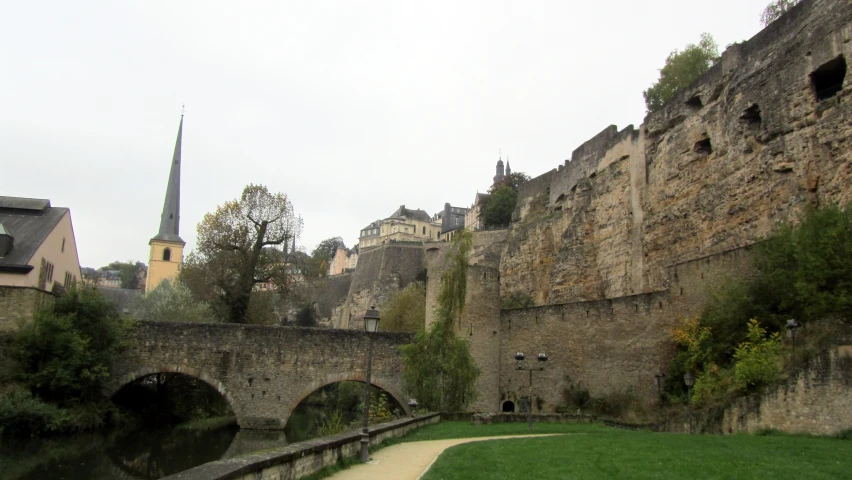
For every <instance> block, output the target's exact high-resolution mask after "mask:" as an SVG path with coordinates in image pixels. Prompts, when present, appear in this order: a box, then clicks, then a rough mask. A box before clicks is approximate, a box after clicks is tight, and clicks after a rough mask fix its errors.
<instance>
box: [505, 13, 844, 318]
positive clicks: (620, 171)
mask: <svg viewBox="0 0 852 480" xmlns="http://www.w3.org/2000/svg"><path fill="white" fill-rule="evenodd" d="M850 36H852V5H850V4H849V2H846V1H842V0H805V1H804V2H802V3H801V4H800V5H798V6H797V7H796V8H794V9H792V10H791V11H790V12H789V13H788V14H787V15H785V16H784V17H782V18H781V19H780V20H778V21H776V22H774V23H772V25H770V26H769V27H768V28H766V29H764V30H763V31H761V32H760V33H758V34H757V35H755V36H754V37H753V38H751V39H750V40H748V41H747V42H744V43H741V44H735V45H732V46H731V47H729V48H728V49H727V50H726V51H725V52H724V53H723V55H722V58H721V60H720V62H719V63H718V64H717V65H716V66H714V67H713V68H712V69H710V71H708V72H707V73H706V74H705V75H704V76H702V77H701V78H700V79H698V80H697V81H696V82H694V83H693V84H692V85H690V86H689V87H687V88H686V89H685V90H684V91H682V92H680V93H679V94H677V95H675V97H674V98H672V99H671V100H670V101H669V102H668V103H667V104H666V105H665V106H664V107H663V108H662V109H660V110H659V111H657V112H654V113H652V114H650V115H648V116H647V117H646V118H645V120H644V123H643V124H642V125H641V126H640V127H639V128H638V129H635V128H633V127H632V126H628V127H627V128H625V129H623V130H621V131H620V132H619V131H618V130H617V128H616V127H615V126H609V127H607V128H606V129H604V130H603V131H602V132H601V133H599V134H598V135H596V136H595V137H594V138H592V139H590V140H589V141H588V142H586V143H584V144H583V145H581V146H580V147H579V148H577V149H576V150H575V151H574V152H573V154H572V156H571V160H570V161H566V163H565V164H564V165H561V166H559V168H558V169H557V170H556V171H550V172H547V173H545V174H543V175H541V176H539V177H537V178H536V179H534V180H533V181H531V182H530V184H529V185H528V186H526V187H525V188H524V189H522V190H521V192H519V201H518V206H517V207H516V211H515V215H514V220H515V222H514V223H513V226H512V230H511V233H510V236H509V239H508V241H507V243H506V248H505V251H504V252H503V260H502V262H503V263H502V265H501V273H502V276H501V288H502V290H503V291H504V292H524V293H528V294H530V295H532V296H533V298H534V299H535V301H536V304H539V305H546V304H561V303H567V302H574V301H584V300H595V299H602V298H615V297H622V296H627V295H634V294H639V293H645V292H652V291H657V290H661V289H664V288H666V285H665V280H666V274H667V268H668V267H669V266H671V265H673V264H678V263H682V262H686V261H690V260H694V259H696V258H702V257H706V256H708V255H713V254H717V253H721V252H725V251H729V250H734V249H736V248H739V247H743V246H747V245H750V244H753V243H755V242H757V241H760V240H761V239H763V238H765V237H766V236H767V235H768V234H769V233H770V232H771V231H772V229H773V228H774V226H775V225H777V224H778V223H779V222H782V221H795V219H796V218H797V216H798V215H799V214H800V212H801V211H802V209H803V207H804V205H806V204H814V205H822V204H827V203H841V204H845V203H847V202H849V201H850V200H852V189H850V188H849V187H848V185H849V183H850V176H852V170H850V169H849V168H848V165H849V164H850V161H852V151H850V149H849V148H848V146H847V139H848V138H849V135H850V132H852V131H851V130H850V127H849V118H850V114H852V107H850V104H849V101H848V99H849V98H850V92H852V87H850V86H849V84H850V78H852V77H850V74H849V73H848V69H847V73H846V75H845V78H843V79H842V80H843V88H842V89H841V90H840V91H839V92H838V93H836V95H834V96H833V97H831V98H826V99H818V98H817V95H816V93H815V90H814V86H813V84H812V83H813V82H812V80H813V78H821V77H819V75H822V73H820V72H824V71H825V70H824V69H823V70H820V67H823V66H825V65H827V64H829V62H832V61H834V62H839V61H840V60H839V59H840V58H843V59H849V58H850V56H852V42H850V41H849V40H850ZM841 56H842V57H841ZM847 61H848V60H847ZM814 75H817V77H815V76H814Z"/></svg>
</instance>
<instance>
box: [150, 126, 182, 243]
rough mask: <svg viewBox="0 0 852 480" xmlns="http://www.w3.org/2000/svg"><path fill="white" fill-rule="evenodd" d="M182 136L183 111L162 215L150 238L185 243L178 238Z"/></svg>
mask: <svg viewBox="0 0 852 480" xmlns="http://www.w3.org/2000/svg"><path fill="white" fill-rule="evenodd" d="M182 137H183V113H181V115H180V125H179V126H178V134H177V141H175V152H174V155H172V168H171V171H170V172H169V184H168V186H167V187H166V199H165V201H164V202H163V215H162V216H161V217H160V231H159V233H157V236H156V237H154V238H153V239H152V240H165V241H168V242H178V243H181V244H186V242H184V241H183V239H182V238H180V153H181V140H182Z"/></svg>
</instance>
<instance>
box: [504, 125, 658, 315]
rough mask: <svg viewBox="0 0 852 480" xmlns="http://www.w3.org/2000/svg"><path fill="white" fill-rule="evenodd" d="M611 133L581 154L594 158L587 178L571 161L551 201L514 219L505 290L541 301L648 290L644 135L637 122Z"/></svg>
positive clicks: (559, 177)
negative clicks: (576, 174)
mask: <svg viewBox="0 0 852 480" xmlns="http://www.w3.org/2000/svg"><path fill="white" fill-rule="evenodd" d="M610 132H611V133H612V135H611V136H608V137H605V138H604V140H606V142H603V140H601V141H599V142H598V145H597V147H598V149H592V148H591V147H589V146H587V147H586V148H585V149H584V152H585V155H586V156H584V157H583V159H588V158H594V160H595V162H594V164H595V169H594V170H593V171H591V172H589V175H588V177H582V178H579V179H578V180H576V183H573V182H574V180H575V177H573V176H572V173H571V172H572V171H573V170H572V169H573V168H574V167H573V164H574V162H573V161H572V162H570V163H569V166H568V167H565V168H563V169H561V170H560V171H558V172H557V173H556V174H554V187H552V188H551V190H550V196H551V197H553V203H552V204H549V205H542V206H541V208H539V209H538V210H537V211H532V210H530V211H528V214H527V216H526V217H524V218H523V219H522V220H521V221H520V222H517V223H515V224H513V226H512V229H511V231H510V232H509V234H508V239H507V242H506V248H505V250H504V252H503V255H502V264H501V274H502V277H501V288H502V290H503V292H504V294H508V293H512V292H522V293H526V294H529V295H531V296H532V297H533V298H534V300H535V302H536V304H539V305H541V304H551V303H566V302H570V301H578V300H591V299H596V298H606V297H615V296H621V295H626V294H631V293H637V292H641V291H643V290H645V276H644V267H643V265H644V263H643V262H644V259H643V254H642V250H641V245H642V241H641V240H642V238H641V237H642V228H641V219H642V208H643V207H642V196H641V190H637V189H633V188H632V185H633V184H634V183H636V182H644V148H643V146H642V135H641V134H640V133H638V132H636V131H635V130H633V129H632V127H629V128H626V129H624V130H623V131H622V132H623V133H618V132H615V130H614V129H612V130H610ZM599 137H600V135H599ZM613 142H616V143H613ZM604 148H605V149H604ZM589 155H593V156H591V157H590V156H589ZM583 161H586V160H583ZM578 162H579V160H578ZM577 165H580V163H578V164H577ZM568 185H571V187H570V188H569V189H568V190H564V188H567V186H568ZM560 189H561V190H560ZM554 195H555V197H554ZM637 266H638V268H636V267H637Z"/></svg>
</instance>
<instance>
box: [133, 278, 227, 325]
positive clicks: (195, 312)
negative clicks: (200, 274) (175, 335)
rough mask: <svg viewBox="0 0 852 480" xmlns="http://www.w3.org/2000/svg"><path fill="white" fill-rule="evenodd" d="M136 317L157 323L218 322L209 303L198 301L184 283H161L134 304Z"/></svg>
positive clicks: (139, 297) (135, 300)
mask: <svg viewBox="0 0 852 480" xmlns="http://www.w3.org/2000/svg"><path fill="white" fill-rule="evenodd" d="M133 312H134V316H135V317H136V318H137V319H139V320H147V321H155V322H218V321H219V319H218V318H216V317H215V316H214V315H213V310H212V309H211V308H210V305H208V304H207V302H203V301H197V300H195V298H193V296H192V293H191V292H190V291H189V289H188V288H187V287H186V286H185V285H184V284H182V283H179V282H178V283H175V284H174V285H172V283H171V282H170V281H168V280H164V281H163V282H161V283H160V284H159V285H158V286H157V288H155V289H153V290H151V291H150V292H147V293H146V294H145V295H140V296H138V297H136V299H134V302H133Z"/></svg>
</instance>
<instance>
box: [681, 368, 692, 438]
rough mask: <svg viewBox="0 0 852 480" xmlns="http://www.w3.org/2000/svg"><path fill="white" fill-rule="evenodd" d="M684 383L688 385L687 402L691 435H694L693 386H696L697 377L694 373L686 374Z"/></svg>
mask: <svg viewBox="0 0 852 480" xmlns="http://www.w3.org/2000/svg"><path fill="white" fill-rule="evenodd" d="M683 383H685V384H686V402H687V408H688V409H689V434H690V435H692V385H693V384H695V377H693V376H692V373H690V372H686V375H684V376H683Z"/></svg>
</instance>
